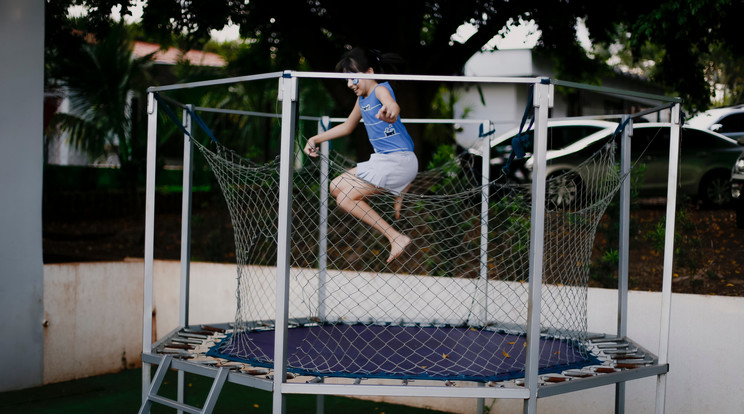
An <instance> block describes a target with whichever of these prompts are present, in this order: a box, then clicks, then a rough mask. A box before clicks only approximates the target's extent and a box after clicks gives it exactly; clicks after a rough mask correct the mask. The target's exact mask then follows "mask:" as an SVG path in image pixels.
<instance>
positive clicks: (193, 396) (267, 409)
mask: <svg viewBox="0 0 744 414" xmlns="http://www.w3.org/2000/svg"><path fill="white" fill-rule="evenodd" d="M6 375H11V374H9V373H6ZM176 378H177V377H176V373H175V372H174V371H171V372H169V373H168V374H167V375H166V379H165V382H164V384H163V386H162V387H161V391H160V393H159V394H160V395H162V396H164V397H168V398H173V399H175V395H176V382H177V379H176ZM186 381H187V384H188V388H187V391H186V393H187V396H186V399H187V401H186V402H187V403H188V404H189V405H193V406H196V407H201V406H202V404H203V402H204V400H205V399H206V396H207V393H208V392H209V388H210V387H211V385H212V379H211V378H206V377H201V376H197V375H192V374H187V375H186ZM141 383H142V371H141V370H140V369H132V370H126V371H122V372H120V373H118V374H109V375H101V376H96V377H90V378H84V379H80V380H75V381H68V382H61V383H56V384H49V385H44V386H42V387H36V388H28V389H24V390H18V391H9V392H3V393H0V412H2V413H5V414H9V413H24V414H29V413H39V414H41V413H55V414H60V413H106V414H116V413H126V414H131V413H136V412H137V411H138V410H139V408H140V404H141V399H142V393H141V389H142V385H141ZM286 408H287V409H286V412H287V413H292V414H303V413H308V414H310V413H315V412H316V397H315V396H312V395H289V396H287V407H286ZM151 412H153V413H173V412H175V410H173V409H171V408H168V407H164V406H162V405H158V404H153V406H152V410H151ZM325 412H326V413H350V412H351V413H355V414H366V413H374V414H382V413H385V414H395V413H405V414H425V413H426V414H434V413H441V412H440V411H432V410H424V409H420V408H413V407H406V406H401V405H394V404H385V403H377V402H372V401H363V400H356V399H351V398H345V397H336V396H327V397H326V398H325ZM214 413H271V394H270V393H268V392H266V391H260V390H256V389H253V388H249V387H243V386H240V385H236V384H232V383H225V386H224V387H223V388H222V392H221V393H220V397H219V399H218V401H217V405H216V406H215V409H214Z"/></svg>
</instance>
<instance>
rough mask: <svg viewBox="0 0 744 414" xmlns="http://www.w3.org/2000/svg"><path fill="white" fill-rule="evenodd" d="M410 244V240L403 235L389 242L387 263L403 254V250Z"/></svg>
mask: <svg viewBox="0 0 744 414" xmlns="http://www.w3.org/2000/svg"><path fill="white" fill-rule="evenodd" d="M409 244H411V238H410V237H408V236H406V235H405V234H399V235H398V236H396V237H395V238H394V239H393V240H392V241H391V242H390V257H388V259H387V263H390V262H392V261H393V260H395V258H396V257H398V256H400V254H401V253H403V250H405V249H406V247H407V246H408V245H409Z"/></svg>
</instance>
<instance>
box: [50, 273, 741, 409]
mask: <svg viewBox="0 0 744 414" xmlns="http://www.w3.org/2000/svg"><path fill="white" fill-rule="evenodd" d="M143 271H144V265H143V262H142V261H141V260H139V261H128V262H109V263H84V264H65V265H47V266H45V267H44V279H45V284H44V289H45V295H44V296H45V298H44V306H45V313H46V318H47V319H48V321H49V326H48V327H47V328H46V334H45V358H44V360H45V382H56V381H63V380H67V379H73V378H80V377H84V376H90V375H98V374H102V373H105V372H114V371H118V370H119V369H121V368H122V365H123V358H122V357H123V356H125V357H126V361H127V365H129V366H131V365H132V364H139V350H140V349H142V348H141V338H142V334H141V329H142V279H143ZM191 274H192V282H191V303H192V307H191V321H190V322H191V323H193V324H198V323H207V324H209V323H224V322H232V321H233V319H234V313H235V306H236V300H235V289H236V269H235V265H228V264H209V263H194V264H193V265H192V270H191ZM178 278H179V264H178V263H177V262H163V261H156V263H155V287H154V290H155V292H154V302H155V310H156V316H155V324H154V325H155V326H156V329H157V336H158V337H160V336H163V335H165V334H167V333H168V332H170V331H171V330H172V329H173V328H175V327H176V326H177V321H178V308H177V304H178V291H179V290H178ZM660 297H661V295H660V294H659V293H649V292H635V291H631V292H629V307H630V309H629V316H628V317H629V324H628V334H629V337H630V338H631V339H633V340H634V341H636V342H638V343H639V344H640V345H641V346H643V347H645V348H647V349H648V350H650V351H651V352H654V353H658V343H659V312H660ZM616 303H617V292H616V291H613V290H607V289H589V297H588V322H589V330H590V331H593V332H603V333H613V332H615V331H616V324H617V312H616V308H615V306H616ZM742 321H744V298H740V297H718V296H700V295H683V294H674V295H673V297H672V314H671V337H670V352H669V361H670V373H669V375H668V381H667V403H666V412H668V413H675V414H677V413H681V414H684V413H690V414H693V413H695V414H697V413H735V412H741V407H744V379H742V374H741V368H742V367H744V356H742V354H741V353H740V352H738V349H739V348H740V347H741V344H742V343H744V329H742V328H744V322H742ZM420 383H422V382H416V384H420ZM655 387H656V378H655V377H651V378H644V379H640V380H636V381H631V382H629V383H628V385H627V399H626V412H627V413H651V412H654V403H655V389H656V388H655ZM385 400H386V401H391V402H403V401H401V400H400V399H395V398H385ZM405 402H407V403H409V404H418V405H421V406H426V407H429V408H434V409H439V410H449V411H451V412H454V413H468V414H469V413H475V400H469V399H464V400H461V399H450V398H439V399H437V398H426V399H419V400H416V399H407V400H406V401H405ZM486 405H487V406H490V407H491V413H496V412H498V413H521V412H522V402H521V400H498V401H491V400H487V401H486ZM538 411H539V412H540V413H541V414H549V413H586V414H602V413H608V414H609V413H613V412H614V386H607V387H601V388H596V389H591V390H585V391H580V392H576V393H571V394H564V395H560V396H555V397H549V398H545V399H540V400H539V402H538Z"/></svg>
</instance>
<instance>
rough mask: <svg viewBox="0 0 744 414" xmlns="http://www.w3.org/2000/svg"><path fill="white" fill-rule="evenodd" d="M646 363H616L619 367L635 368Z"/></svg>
mask: <svg viewBox="0 0 744 414" xmlns="http://www.w3.org/2000/svg"><path fill="white" fill-rule="evenodd" d="M644 365H646V363H641V362H639V363H618V364H617V365H615V366H616V367H617V368H625V369H633V368H638V367H641V366H644Z"/></svg>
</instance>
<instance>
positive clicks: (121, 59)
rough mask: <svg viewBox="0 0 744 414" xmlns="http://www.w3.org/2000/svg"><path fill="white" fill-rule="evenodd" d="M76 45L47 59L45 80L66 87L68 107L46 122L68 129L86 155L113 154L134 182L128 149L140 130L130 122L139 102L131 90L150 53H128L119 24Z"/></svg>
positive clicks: (142, 77) (140, 85)
mask: <svg viewBox="0 0 744 414" xmlns="http://www.w3.org/2000/svg"><path fill="white" fill-rule="evenodd" d="M78 46H79V48H78V49H74V50H70V51H68V52H69V54H66V55H60V56H57V58H56V60H55V62H54V64H53V65H50V70H49V76H50V79H49V81H50V82H52V81H55V82H57V86H58V87H64V88H66V90H67V94H68V97H69V100H70V112H69V113H67V114H61V113H58V114H56V115H55V117H54V118H53V120H52V123H51V125H52V126H53V127H56V128H58V129H59V130H61V131H66V132H68V133H69V136H70V139H71V142H72V144H73V145H75V146H76V147H78V148H81V149H83V150H85V151H86V152H87V153H88V154H90V156H91V158H96V157H99V156H102V155H105V154H106V153H114V154H116V157H117V158H118V160H119V163H120V165H121V170H122V172H123V174H124V176H125V178H126V181H127V182H129V183H130V185H134V184H133V183H134V182H135V180H136V170H135V162H136V159H135V157H134V156H133V153H134V152H135V151H136V149H137V148H136V147H135V142H137V139H136V138H137V135H138V134H139V132H140V131H138V130H136V128H135V125H134V123H133V119H134V116H133V115H134V114H135V113H136V112H137V110H138V109H139V108H137V106H136V101H133V100H132V99H131V97H132V96H131V94H132V93H133V91H142V90H144V87H145V86H144V85H146V84H147V83H148V82H147V79H148V78H147V73H148V72H147V71H146V69H147V67H148V65H149V60H150V56H145V57H142V58H135V57H134V56H133V55H132V39H131V37H130V35H129V32H128V31H127V28H126V26H124V25H123V24H118V25H114V26H112V27H111V28H110V32H109V34H108V36H106V37H105V38H103V39H99V40H98V41H96V42H94V43H79V44H78ZM133 102H134V104H133Z"/></svg>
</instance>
